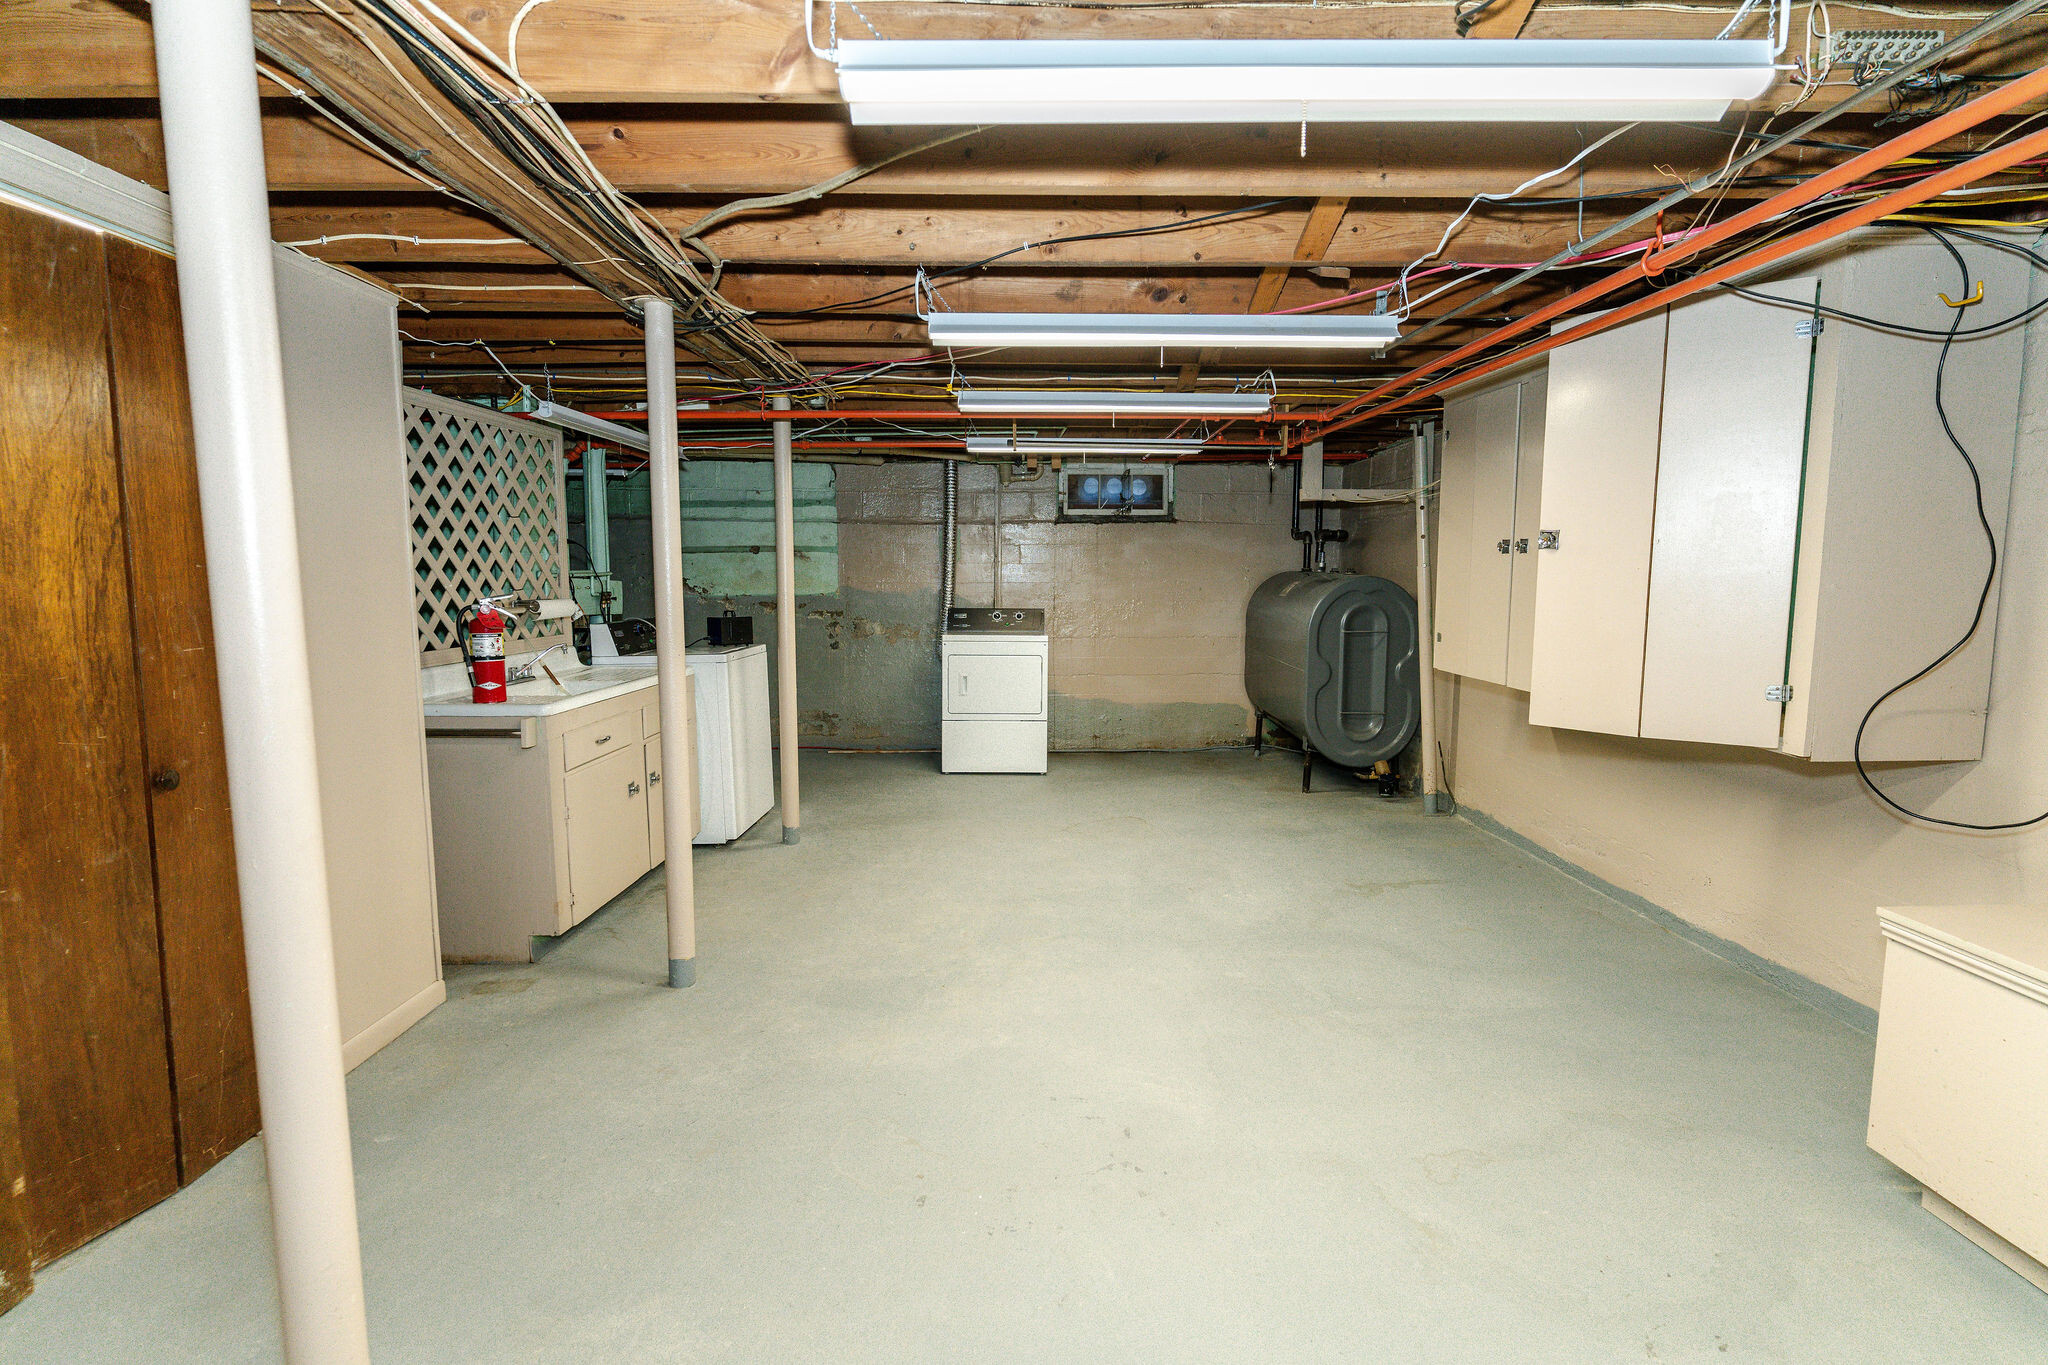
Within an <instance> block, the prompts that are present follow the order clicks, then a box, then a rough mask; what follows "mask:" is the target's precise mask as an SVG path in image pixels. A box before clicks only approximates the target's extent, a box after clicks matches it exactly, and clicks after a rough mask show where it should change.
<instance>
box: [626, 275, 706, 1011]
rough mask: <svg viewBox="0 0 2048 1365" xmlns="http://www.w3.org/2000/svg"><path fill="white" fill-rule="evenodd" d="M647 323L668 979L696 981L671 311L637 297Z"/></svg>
mask: <svg viewBox="0 0 2048 1365" xmlns="http://www.w3.org/2000/svg"><path fill="white" fill-rule="evenodd" d="M639 302H640V305H641V307H642V308H643V309H644V310H645V316H646V327H647V470H648V495H649V497H650V499H651V500H652V503H653V510H652V518H653V533H654V534H653V540H654V672H655V676H656V677H657V678H658V679H659V680H660V681H659V684H658V695H659V696H660V698H661V771H662V773H663V774H664V780H663V781H662V784H661V818H662V840H663V843H662V856H663V858H664V859H665V860H666V862H667V871H666V872H665V873H664V874H663V875H664V877H665V879H666V885H667V892H668V984H669V985H671V986H675V987H678V988H680V987H683V986H689V985H694V984H695V983H696V980H697V875H696V874H697V869H696V864H695V862H694V861H693V859H694V857H695V853H696V848H695V842H694V840H693V839H692V837H691V829H692V827H693V826H694V825H695V823H696V822H695V821H694V820H692V819H691V818H690V783H689V775H690V774H691V773H693V772H695V771H696V769H697V752H696V745H695V744H694V743H693V742H692V736H691V734H690V714H689V704H690V700H689V699H690V692H689V688H690V682H689V678H688V676H687V669H688V667H689V661H688V653H687V651H688V648H689V643H690V632H689V629H688V627H687V626H686V625H685V624H684V617H683V601H684V591H685V589H684V585H683V478H682V461H681V458H680V455H679V453H678V452H677V450H676V310H675V305H674V304H672V303H670V302H669V301H668V300H667V299H657V298H644V299H641V300H640V301H639Z"/></svg>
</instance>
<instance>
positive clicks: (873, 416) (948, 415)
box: [590, 408, 1322, 423]
mask: <svg viewBox="0 0 2048 1365" xmlns="http://www.w3.org/2000/svg"><path fill="white" fill-rule="evenodd" d="M590 415H591V416H592V417H602V418H605V419H606V420H607V421H613V422H617V421H629V422H630V421H645V420H646V418H647V412H646V410H645V409H643V408H620V409H615V410H606V409H595V410H592V411H591V413H590ZM1095 415H1097V414H1094V413H1088V414H1062V413H1047V414H1045V417H1046V418H1051V417H1055V416H1058V417H1067V418H1069V420H1072V418H1074V417H1079V416H1087V417H1093V416H1095ZM1102 415H1103V416H1107V414H1102ZM1189 415H1190V414H1187V413H1180V412H1171V413H1158V412H1154V413H1119V414H1117V417H1116V420H1117V421H1118V422H1119V423H1122V422H1140V421H1147V422H1182V421H1186V420H1187V418H1188V416H1189ZM1197 415H1199V414H1197ZM1321 415H1322V414H1321V413H1319V412H1309V411H1306V410H1303V411H1299V412H1269V413H1262V414H1261V415H1259V416H1258V417H1240V418H1233V419H1232V420H1233V421H1248V422H1307V421H1312V420H1314V419H1316V418H1318V417H1320V416H1321ZM784 419H789V420H792V421H800V422H848V421H855V422H857V421H869V422H938V421H948V422H964V421H971V420H974V418H972V417H970V416H969V415H968V414H967V413H963V412H960V411H959V410H957V409H955V408H810V409H804V408H793V409H791V410H790V411H788V412H774V411H771V410H769V409H766V408H762V409H754V408H727V409H722V410H721V409H718V408H685V409H683V410H682V411H680V412H678V413H677V414H676V420H677V421H679V422H755V421H759V422H780V421H782V420H784ZM1015 420H1017V421H1020V422H1021V421H1025V420H1027V419H1026V418H1024V417H1023V416H1021V415H1020V416H1018V417H1017V418H1016V419H1015Z"/></svg>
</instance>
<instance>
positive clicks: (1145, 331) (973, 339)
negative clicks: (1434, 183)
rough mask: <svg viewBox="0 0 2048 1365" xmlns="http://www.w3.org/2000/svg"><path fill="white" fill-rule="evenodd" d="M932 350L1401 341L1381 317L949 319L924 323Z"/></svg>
mask: <svg viewBox="0 0 2048 1365" xmlns="http://www.w3.org/2000/svg"><path fill="white" fill-rule="evenodd" d="M925 326H926V328H927V329H928V330H929V331H930V333H931V340H932V345H934V346H944V347H949V348H962V349H964V348H967V347H973V346H1035V347H1048V346H1063V347H1068V348H1072V349H1078V350H1110V349H1130V348H1133V347H1144V348H1146V349H1151V348H1155V347H1161V346H1216V347H1245V348H1257V349H1261V350H1295V351H1298V350H1312V351H1335V350H1372V351H1377V350H1379V349H1381V348H1383V347H1385V346H1386V345H1387V344H1388V343H1390V342H1393V341H1397V340H1399V339H1400V336H1401V327H1400V324H1399V323H1398V322H1397V321H1396V320H1395V319H1394V317H1393V316H1392V315H1391V314H1387V313H1343V314H1336V313H956V312H950V311H947V310H945V309H939V310H936V311H934V312H933V313H932V314H931V315H930V316H928V317H926V318H925Z"/></svg>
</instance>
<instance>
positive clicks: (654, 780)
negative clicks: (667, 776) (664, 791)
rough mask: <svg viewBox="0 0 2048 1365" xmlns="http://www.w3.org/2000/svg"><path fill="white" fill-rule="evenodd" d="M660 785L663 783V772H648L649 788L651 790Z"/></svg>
mask: <svg viewBox="0 0 2048 1365" xmlns="http://www.w3.org/2000/svg"><path fill="white" fill-rule="evenodd" d="M660 785H661V774H660V773H649V774H647V786H648V789H649V790H650V791H651V790H652V789H654V788H655V787H658V786H660Z"/></svg>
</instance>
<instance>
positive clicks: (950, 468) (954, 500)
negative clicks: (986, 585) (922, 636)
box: [939, 460, 960, 635]
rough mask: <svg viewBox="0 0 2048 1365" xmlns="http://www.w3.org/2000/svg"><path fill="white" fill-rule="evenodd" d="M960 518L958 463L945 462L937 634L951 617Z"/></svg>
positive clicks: (943, 630)
mask: <svg viewBox="0 0 2048 1365" xmlns="http://www.w3.org/2000/svg"><path fill="white" fill-rule="evenodd" d="M959 516H960V462H959V461H958V460H948V461H946V532H945V536H944V544H943V546H942V548H941V549H940V551H939V554H940V555H941V557H942V558H943V559H944V561H945V562H944V564H943V565H942V567H941V569H940V573H939V634H941V635H944V634H945V633H946V622H947V621H948V620H950V619H952V616H953V560H954V558H955V554H954V548H953V545H954V537H955V535H956V534H957V533H958V530H959V524H960V523H959Z"/></svg>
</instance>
